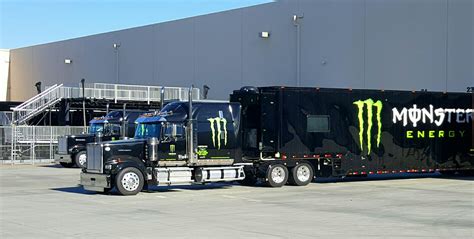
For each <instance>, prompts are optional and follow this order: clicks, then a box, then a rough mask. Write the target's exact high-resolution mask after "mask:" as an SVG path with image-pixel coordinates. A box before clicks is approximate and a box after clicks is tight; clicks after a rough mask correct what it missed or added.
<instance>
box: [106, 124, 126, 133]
mask: <svg viewBox="0 0 474 239" xmlns="http://www.w3.org/2000/svg"><path fill="white" fill-rule="evenodd" d="M120 127H122V125H121V124H115V123H107V124H105V127H104V134H107V135H120Z"/></svg>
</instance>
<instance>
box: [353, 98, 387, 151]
mask: <svg viewBox="0 0 474 239" xmlns="http://www.w3.org/2000/svg"><path fill="white" fill-rule="evenodd" d="M354 105H356V106H357V109H358V110H359V111H358V112H359V113H358V114H357V116H358V118H359V142H360V150H361V151H364V126H365V123H364V105H365V106H367V131H366V132H365V133H366V135H367V152H368V154H370V152H371V151H372V126H373V123H372V117H374V113H373V107H376V109H377V111H376V118H377V128H378V129H377V148H378V147H379V145H380V136H381V134H382V118H381V117H382V116H381V115H382V102H381V101H380V100H377V101H376V102H374V100H372V99H367V100H364V101H362V100H358V101H356V102H354Z"/></svg>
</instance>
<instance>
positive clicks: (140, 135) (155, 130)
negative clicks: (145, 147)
mask: <svg viewBox="0 0 474 239" xmlns="http://www.w3.org/2000/svg"><path fill="white" fill-rule="evenodd" d="M160 131H161V124H159V123H139V124H137V127H136V129H135V137H134V138H137V139H145V138H151V137H160Z"/></svg>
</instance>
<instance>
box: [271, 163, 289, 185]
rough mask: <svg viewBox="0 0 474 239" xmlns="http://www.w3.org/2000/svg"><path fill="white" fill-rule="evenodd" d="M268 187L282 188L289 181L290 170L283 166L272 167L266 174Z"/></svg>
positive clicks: (275, 165)
mask: <svg viewBox="0 0 474 239" xmlns="http://www.w3.org/2000/svg"><path fill="white" fill-rule="evenodd" d="M266 180H267V186H270V187H281V186H283V185H285V184H286V182H287V181H288V169H287V168H286V167H285V166H283V165H281V164H274V165H270V166H269V167H268V169H267V173H266Z"/></svg>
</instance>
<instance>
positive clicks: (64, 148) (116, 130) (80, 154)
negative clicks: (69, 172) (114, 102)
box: [55, 111, 146, 168]
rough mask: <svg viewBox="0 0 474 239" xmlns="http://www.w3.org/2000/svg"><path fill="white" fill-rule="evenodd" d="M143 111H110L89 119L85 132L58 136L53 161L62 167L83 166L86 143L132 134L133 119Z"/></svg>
mask: <svg viewBox="0 0 474 239" xmlns="http://www.w3.org/2000/svg"><path fill="white" fill-rule="evenodd" d="M143 113H146V112H143V111H131V112H126V113H125V117H124V113H123V111H111V112H110V113H108V114H107V115H105V116H102V117H96V118H94V119H92V120H91V121H89V129H88V132H87V133H85V134H79V135H65V136H60V137H58V151H57V153H56V154H55V161H56V162H58V163H60V164H61V165H62V166H63V167H67V168H70V167H73V166H78V167H85V163H86V161H87V154H86V145H87V144H88V143H91V142H94V141H96V140H97V139H98V140H102V141H109V140H118V139H120V138H124V137H131V136H133V134H134V130H135V125H134V121H135V119H137V118H138V116H140V115H141V114H143Z"/></svg>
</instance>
